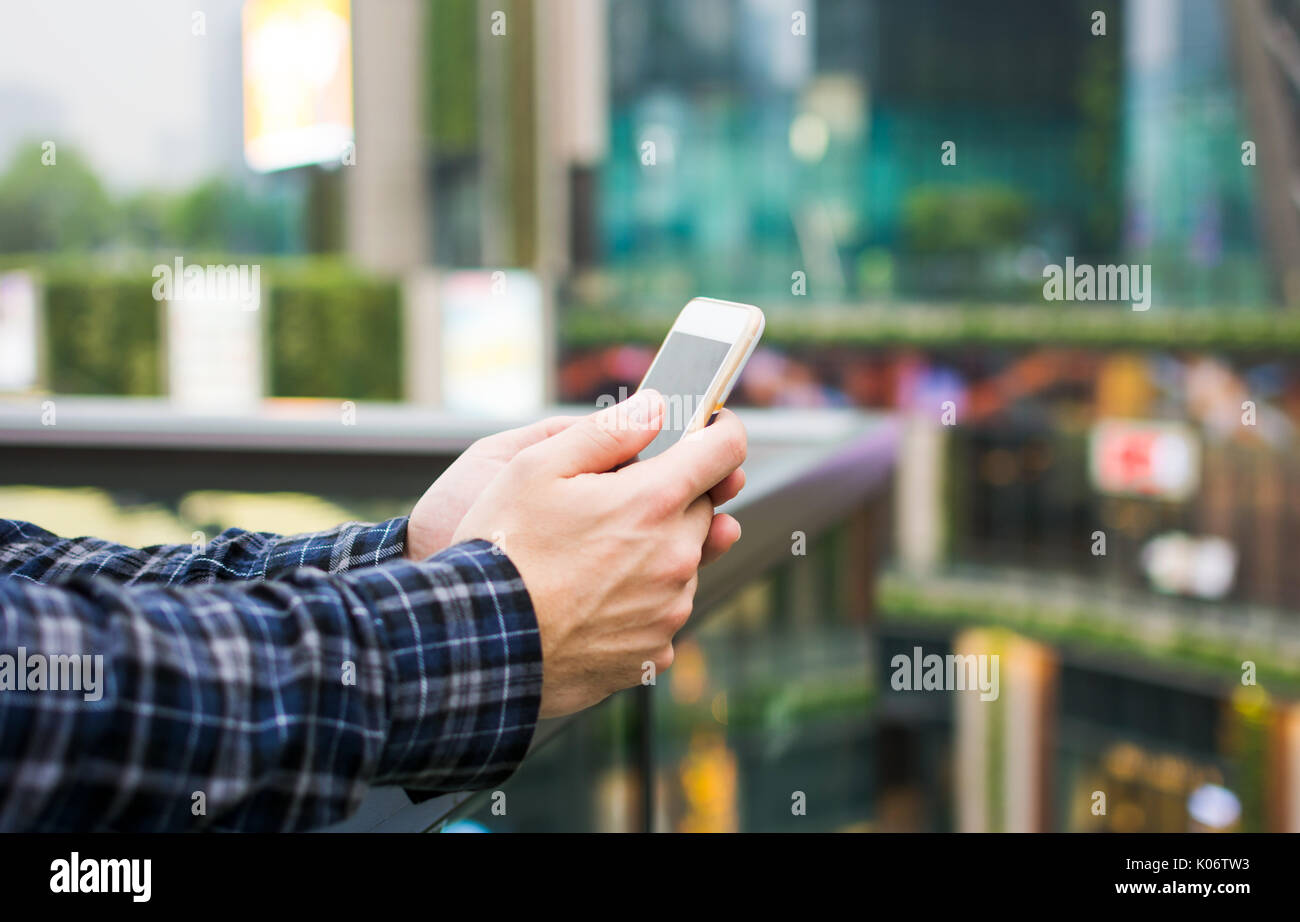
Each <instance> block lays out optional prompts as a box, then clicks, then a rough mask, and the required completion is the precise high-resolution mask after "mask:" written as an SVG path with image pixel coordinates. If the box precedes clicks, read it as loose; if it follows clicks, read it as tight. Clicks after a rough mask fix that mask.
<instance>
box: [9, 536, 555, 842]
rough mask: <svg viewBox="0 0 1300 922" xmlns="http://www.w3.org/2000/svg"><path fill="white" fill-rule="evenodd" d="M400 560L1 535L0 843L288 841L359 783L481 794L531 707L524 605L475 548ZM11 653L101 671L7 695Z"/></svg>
mask: <svg viewBox="0 0 1300 922" xmlns="http://www.w3.org/2000/svg"><path fill="white" fill-rule="evenodd" d="M405 539H406V520H405V519H404V518H399V519H393V520H391V521H388V522H382V523H380V524H378V525H361V524H349V525H343V526H341V527H339V528H338V529H335V530H333V531H329V532H323V533H320V534H313V535H301V536H297V537H289V538H285V537H279V536H276V535H269V534H262V533H250V532H244V531H239V530H235V529H232V530H229V531H226V532H223V533H222V534H221V535H219V536H218V537H217V538H216V539H215V540H213V541H212V542H211V543H209V544H208V545H207V546H206V547H203V548H201V549H199V550H197V551H196V550H194V549H193V548H191V547H190V546H189V545H176V546H162V547H151V548H145V549H143V550H137V549H132V548H125V547H120V546H117V545H113V544H110V543H108V542H105V541H100V540H97V539H94V538H77V539H71V540H70V539H63V538H59V537H57V536H55V535H52V534H50V533H49V532H47V531H44V530H42V529H40V528H37V527H36V526H34V525H29V524H27V523H24V522H13V521H4V520H0V830H6V831H7V830H46V831H60V830H89V829H110V830H140V831H152V830H166V831H182V830H196V829H219V830H293V829H307V828H311V827H316V826H322V825H326V824H328V823H332V822H336V821H338V820H341V819H343V818H344V817H345V816H347V815H348V814H349V813H351V812H352V811H353V810H355V809H356V807H357V806H358V804H359V803H360V801H361V798H362V795H363V794H364V792H365V789H366V787H367V785H371V784H402V785H406V786H408V787H414V788H420V789H425V790H435V791H455V790H470V789H482V788H490V787H493V786H495V785H497V784H499V783H500V782H501V781H502V780H504V779H505V778H507V777H508V776H509V775H510V774H511V773H512V772H513V771H514V770H515V768H516V767H517V766H518V764H519V762H520V761H521V760H522V759H523V757H524V753H525V752H526V750H527V749H528V745H529V742H530V741H531V739H532V734H533V728H534V726H535V724H536V721H537V713H538V707H539V704H540V700H541V685H542V653H541V643H540V638H539V636H538V630H537V622H536V619H535V617H534V614H533V609H532V604H531V602H530V600H529V597H528V592H527V590H525V588H524V585H523V582H522V581H521V579H520V577H519V573H518V571H517V570H516V569H515V567H514V565H513V564H511V562H510V561H509V559H508V558H507V557H506V556H505V555H504V554H502V553H501V552H500V550H499V549H497V548H496V547H494V546H493V545H492V544H490V543H488V542H485V541H471V542H467V543H465V544H460V545H457V546H455V547H452V548H449V549H447V550H445V551H443V552H442V553H440V554H438V555H436V556H434V557H431V558H429V559H428V560H426V561H423V562H421V563H414V562H411V561H408V560H406V559H405V558H404V557H403V554H404V552H405V549H404V543H405ZM20 648H21V650H20ZM23 651H25V652H23ZM20 653H23V658H24V659H25V661H26V663H28V664H31V663H32V662H33V657H36V658H37V660H40V659H42V658H43V659H44V661H45V662H47V663H51V662H57V661H56V660H54V659H53V658H54V657H57V656H61V655H66V654H80V655H81V656H82V657H87V656H90V657H93V655H95V654H101V655H102V657H103V659H102V664H103V679H102V682H101V688H100V692H102V698H99V699H98V700H86V699H87V697H88V696H87V695H85V694H83V693H82V692H81V691H70V690H57V691H55V690H31V689H32V686H35V685H37V682H36V681H35V680H34V679H29V680H27V681H26V682H25V683H24V684H25V685H26V686H27V687H26V689H25V690H17V689H18V688H19V686H18V685H17V684H15V674H16V672H17V671H19V670H21V669H22V668H23V661H22V660H21V659H20ZM6 662H8V663H9V664H10V671H9V675H8V677H7V679H6V672H5V668H6ZM54 671H55V669H53V668H51V669H50V670H49V672H50V675H51V677H53V673H54ZM31 674H32V675H33V676H34V672H33V673H31ZM47 684H48V683H47ZM67 684H68V682H67V680H66V678H65V681H64V688H65V689H66V686H67ZM200 794H201V795H202V796H200ZM201 806H202V807H205V809H204V810H202V811H201V810H200V807H201Z"/></svg>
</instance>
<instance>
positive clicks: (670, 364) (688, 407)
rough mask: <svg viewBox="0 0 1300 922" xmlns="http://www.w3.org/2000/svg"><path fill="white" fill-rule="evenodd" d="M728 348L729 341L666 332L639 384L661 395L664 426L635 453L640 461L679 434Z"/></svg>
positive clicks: (669, 443) (728, 350)
mask: <svg viewBox="0 0 1300 922" xmlns="http://www.w3.org/2000/svg"><path fill="white" fill-rule="evenodd" d="M730 351H731V343H724V342H722V341H721V340H717V339H708V338H706V337H704V336H694V335H692V334H690V333H680V332H677V331H676V330H674V331H671V332H669V334H668V339H667V340H665V341H664V346H663V348H662V349H661V350H660V351H659V356H658V357H657V358H656V359H655V363H654V365H652V366H651V368H650V372H649V374H647V375H646V379H645V381H644V382H643V383H642V385H641V386H642V387H652V388H654V389H655V390H657V391H658V392H659V393H660V394H662V395H663V397H664V425H663V429H662V430H661V431H660V433H659V434H658V435H657V436H655V439H654V441H653V442H651V443H650V444H649V445H647V446H646V448H645V450H644V451H642V452H641V454H640V455H638V457H639V458H640V459H641V460H643V461H644V460H645V459H646V458H653V457H654V456H655V455H657V454H659V453H660V452H661V451H664V450H665V449H667V448H668V447H669V446H670V445H672V444H673V443H674V442H676V441H677V440H678V439H680V438H681V437H682V433H683V432H684V431H686V425H687V424H688V423H689V422H690V421H691V417H693V416H694V415H695V411H696V409H697V408H698V407H699V405H700V402H701V401H702V400H703V399H704V393H705V392H706V391H707V390H708V389H709V385H710V384H712V383H713V376H714V375H716V374H717V373H718V369H719V368H721V367H722V363H723V361H725V360H726V358H727V353H728V352H730ZM710 409H711V408H710Z"/></svg>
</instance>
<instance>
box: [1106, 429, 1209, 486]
mask: <svg viewBox="0 0 1300 922" xmlns="http://www.w3.org/2000/svg"><path fill="white" fill-rule="evenodd" d="M1088 455H1089V458H1088V460H1089V464H1088V468H1089V473H1090V475H1091V477H1092V484H1093V486H1094V487H1095V488H1096V489H1097V490H1098V491H1100V492H1102V493H1109V494H1113V495H1117V496H1151V497H1155V498H1158V499H1170V500H1181V499H1186V498H1187V497H1188V496H1189V495H1190V494H1191V493H1192V491H1193V490H1195V489H1196V485H1197V483H1198V481H1199V479H1200V445H1199V443H1198V442H1197V441H1196V436H1195V434H1194V433H1193V432H1192V430H1191V428H1190V427H1189V426H1186V425H1184V424H1183V423H1177V422H1160V421H1148V420H1115V419H1111V420H1102V421H1100V422H1098V423H1097V424H1096V425H1095V426H1093V428H1092V435H1091V438H1090V440H1089V451H1088Z"/></svg>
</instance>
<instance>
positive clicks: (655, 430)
mask: <svg viewBox="0 0 1300 922" xmlns="http://www.w3.org/2000/svg"><path fill="white" fill-rule="evenodd" d="M663 416H664V401H663V398H662V397H661V396H660V395H659V392H658V391H655V390H651V389H648V388H647V389H645V390H640V391H637V392H636V393H635V394H633V395H632V396H631V397H629V398H628V399H627V400H624V401H623V402H622V403H620V404H615V405H614V406H612V407H606V408H605V409H603V410H600V411H598V412H596V413H592V414H591V415H590V416H584V417H582V418H581V419H579V420H578V421H577V422H576V423H574V424H573V425H571V426H568V427H567V428H565V429H564V430H562V431H561V432H558V433H556V434H555V435H554V436H553V437H551V438H549V439H546V440H545V441H543V442H539V443H537V444H536V445H534V446H533V447H532V448H530V449H529V451H530V452H532V453H534V454H535V455H536V456H537V457H538V458H540V459H541V461H542V463H543V464H544V465H546V467H547V468H548V469H549V470H550V471H552V472H553V473H555V474H557V475H558V476H561V477H571V476H574V475H576V474H601V473H604V472H605V471H608V470H611V469H613V468H614V467H617V466H618V465H619V464H621V463H623V462H624V461H630V460H631V459H632V458H635V457H636V455H637V452H639V451H641V449H643V448H645V447H646V446H647V445H649V444H650V443H651V442H652V441H654V437H655V436H656V435H658V434H659V427H660V426H662V425H663Z"/></svg>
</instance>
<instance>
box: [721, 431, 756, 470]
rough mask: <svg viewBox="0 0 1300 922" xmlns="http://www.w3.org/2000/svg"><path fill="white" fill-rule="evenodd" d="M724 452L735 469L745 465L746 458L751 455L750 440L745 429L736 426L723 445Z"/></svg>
mask: <svg viewBox="0 0 1300 922" xmlns="http://www.w3.org/2000/svg"><path fill="white" fill-rule="evenodd" d="M722 450H723V451H724V452H725V453H726V457H727V461H728V463H730V464H732V465H733V466H734V467H740V465H742V464H744V463H745V458H746V456H747V455H748V454H749V439H748V438H747V437H746V435H745V430H744V428H743V427H741V426H735V427H734V428H733V429H732V431H731V432H729V433H727V437H726V439H725V440H724V441H723V443H722Z"/></svg>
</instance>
